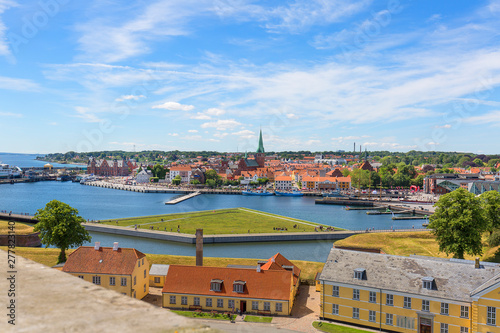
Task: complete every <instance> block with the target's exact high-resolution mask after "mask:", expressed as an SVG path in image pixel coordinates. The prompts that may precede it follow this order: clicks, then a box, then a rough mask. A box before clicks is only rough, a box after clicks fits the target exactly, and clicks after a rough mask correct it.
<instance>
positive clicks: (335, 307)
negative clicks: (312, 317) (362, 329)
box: [332, 304, 339, 315]
mask: <svg viewBox="0 0 500 333" xmlns="http://www.w3.org/2000/svg"><path fill="white" fill-rule="evenodd" d="M332 314H334V315H338V314H339V305H338V304H332Z"/></svg>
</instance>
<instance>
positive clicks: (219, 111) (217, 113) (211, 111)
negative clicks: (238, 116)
mask: <svg viewBox="0 0 500 333" xmlns="http://www.w3.org/2000/svg"><path fill="white" fill-rule="evenodd" d="M225 113H226V111H224V110H222V109H218V108H210V109H208V110H207V111H205V114H207V115H209V116H222V115H223V114H225Z"/></svg>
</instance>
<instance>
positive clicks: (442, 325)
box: [441, 323, 448, 333]
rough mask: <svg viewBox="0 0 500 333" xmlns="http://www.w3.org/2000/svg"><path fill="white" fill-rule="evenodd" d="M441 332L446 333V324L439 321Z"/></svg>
mask: <svg viewBox="0 0 500 333" xmlns="http://www.w3.org/2000/svg"><path fill="white" fill-rule="evenodd" d="M441 333H448V324H444V323H441Z"/></svg>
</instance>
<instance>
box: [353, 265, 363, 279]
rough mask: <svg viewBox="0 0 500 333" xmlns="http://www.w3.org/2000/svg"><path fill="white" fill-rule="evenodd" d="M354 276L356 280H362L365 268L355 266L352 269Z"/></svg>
mask: <svg viewBox="0 0 500 333" xmlns="http://www.w3.org/2000/svg"><path fill="white" fill-rule="evenodd" d="M354 278H355V279H358V280H364V278H365V269H364V268H356V269H355V270H354Z"/></svg>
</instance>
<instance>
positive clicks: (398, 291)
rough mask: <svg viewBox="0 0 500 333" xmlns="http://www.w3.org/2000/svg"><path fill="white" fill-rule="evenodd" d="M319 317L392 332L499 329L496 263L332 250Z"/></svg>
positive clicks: (499, 280)
mask: <svg viewBox="0 0 500 333" xmlns="http://www.w3.org/2000/svg"><path fill="white" fill-rule="evenodd" d="M319 280H320V281H321V297H320V298H321V305H320V306H321V309H320V311H321V314H320V317H322V318H324V319H330V320H335V321H341V322H347V323H351V324H356V325H363V326H368V327H371V328H373V329H381V330H387V331H396V332H422V333H472V332H484V333H487V332H500V325H499V324H500V323H499V322H498V321H497V320H496V318H497V313H496V312H497V308H498V307H500V293H499V292H500V266H499V265H498V264H493V263H479V261H477V262H476V263H474V262H472V261H466V260H455V259H451V260H450V259H442V258H432V257H422V256H410V257H401V256H391V255H385V254H377V253H367V252H358V251H349V250H341V249H335V248H334V249H332V250H331V252H330V255H329V257H328V259H327V262H326V264H325V267H324V268H323V271H322V273H321V275H320V277H319Z"/></svg>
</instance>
